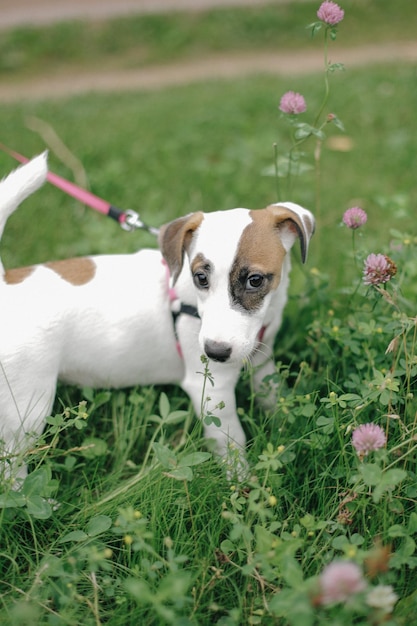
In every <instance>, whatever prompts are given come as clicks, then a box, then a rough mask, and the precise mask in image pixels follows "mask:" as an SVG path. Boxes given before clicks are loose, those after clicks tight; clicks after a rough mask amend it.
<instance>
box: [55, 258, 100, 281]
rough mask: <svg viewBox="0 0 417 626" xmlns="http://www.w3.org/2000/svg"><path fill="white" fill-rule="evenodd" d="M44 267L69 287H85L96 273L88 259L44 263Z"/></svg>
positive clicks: (92, 262) (93, 265)
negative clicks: (64, 281) (69, 284)
mask: <svg viewBox="0 0 417 626" xmlns="http://www.w3.org/2000/svg"><path fill="white" fill-rule="evenodd" d="M45 267H48V268H49V269H50V270H52V271H53V272H55V273H56V274H58V275H59V276H60V277H61V278H62V279H63V280H66V281H67V282H68V283H71V285H85V284H86V283H89V282H90V281H91V280H92V279H93V278H94V275H95V273H96V265H95V263H94V261H92V260H91V259H89V258H88V257H80V258H75V259H66V260H64V261H52V262H50V263H45Z"/></svg>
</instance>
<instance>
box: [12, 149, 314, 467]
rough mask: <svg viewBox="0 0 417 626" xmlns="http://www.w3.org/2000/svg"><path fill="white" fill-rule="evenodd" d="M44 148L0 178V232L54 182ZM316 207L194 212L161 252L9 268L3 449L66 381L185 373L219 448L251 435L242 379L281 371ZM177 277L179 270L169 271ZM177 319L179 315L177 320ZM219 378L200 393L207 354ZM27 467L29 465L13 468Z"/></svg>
mask: <svg viewBox="0 0 417 626" xmlns="http://www.w3.org/2000/svg"><path fill="white" fill-rule="evenodd" d="M46 173H47V164H46V155H40V156H39V157H36V158H35V159H33V160H32V161H30V162H29V163H28V164H26V165H23V166H21V167H20V168H18V169H17V170H16V171H15V172H13V173H12V174H10V175H9V176H8V177H7V178H6V179H5V180H3V181H2V182H1V183H0V235H1V234H2V232H3V228H4V226H5V223H6V220H7V218H8V217H9V215H10V214H11V213H12V212H13V211H14V210H15V209H16V207H17V206H18V205H19V203H20V202H21V201H22V200H24V198H26V197H27V196H28V195H29V194H30V193H32V192H33V191H35V189H37V188H38V187H39V186H40V185H41V184H42V183H43V182H44V180H45V177H46ZM313 230H314V219H313V216H312V214H311V213H310V212H309V211H307V210H305V209H303V208H301V207H300V206H298V205H296V204H292V203H283V204H279V205H272V206H269V207H267V208H266V209H261V210H256V211H251V210H248V209H232V210H230V211H218V212H214V213H208V214H206V213H201V212H197V213H192V214H190V215H187V216H185V217H182V218H179V219H176V220H174V221H173V222H171V223H169V224H167V225H166V226H163V227H162V228H161V231H160V237H159V243H160V248H161V251H159V250H140V251H139V252H137V253H135V254H127V255H108V256H96V257H90V258H79V259H71V260H67V261H58V262H54V263H47V264H44V265H36V266H33V267H26V268H20V269H11V270H6V271H4V270H2V272H1V273H2V277H1V278H0V293H1V307H0V322H1V323H0V439H2V440H3V442H4V445H5V450H6V452H8V453H10V454H13V453H14V452H16V451H19V450H20V449H21V448H22V445H23V442H24V441H25V438H26V435H27V434H31V435H33V434H34V435H36V434H39V433H40V432H42V428H43V422H44V418H45V416H47V415H49V414H50V412H51V409H52V404H53V401H54V396H55V390H56V384H57V381H58V379H59V380H62V381H64V382H68V383H72V384H77V385H82V386H91V387H108V388H109V387H113V388H115V387H127V386H131V385H138V384H141V385H154V384H159V383H164V384H165V383H177V384H179V385H180V386H181V387H182V388H183V389H184V390H185V391H186V392H187V394H188V395H189V396H190V398H191V400H192V402H193V405H194V408H195V411H196V413H197V415H198V416H200V417H202V415H201V412H202V407H203V412H204V413H205V414H209V413H211V414H213V415H216V416H217V417H218V418H219V419H220V421H221V425H220V426H218V425H215V424H214V423H211V424H210V425H206V424H205V426H204V428H205V435H206V436H207V437H208V438H210V439H214V440H215V442H216V451H217V453H218V454H219V455H220V456H221V457H223V458H224V459H227V458H228V450H229V445H230V444H233V446H235V447H236V448H237V449H238V450H243V448H244V446H245V434H244V431H243V429H242V426H241V424H240V422H239V419H238V416H237V412H236V403H235V395H234V389H235V385H236V382H237V380H238V377H239V372H240V370H241V368H242V366H243V364H245V363H249V364H250V365H251V366H253V372H254V382H255V389H259V388H260V385H261V382H262V380H263V378H264V377H265V376H266V375H267V374H272V373H273V372H274V364H273V360H272V355H273V343H274V338H275V335H276V332H277V330H278V328H279V327H280V325H281V319H282V312H283V309H284V306H285V303H286V300H287V288H288V282H289V271H290V258H289V254H288V253H289V251H290V248H291V246H292V245H293V244H294V242H295V240H296V239H297V238H299V239H300V242H301V250H302V258H303V261H304V260H305V257H306V254H307V248H308V243H309V240H310V237H311V235H312V233H313ZM169 277H170V278H169ZM174 319H175V321H174ZM202 354H205V355H206V356H207V357H208V359H209V362H208V368H209V371H210V374H211V377H212V379H213V381H214V385H213V386H211V385H208V388H207V394H208V396H209V397H207V398H203V397H202V394H203V389H204V377H203V376H202V374H201V371H202V363H201V355H202ZM18 472H19V475H20V476H24V472H25V469H24V468H20V469H19V470H18Z"/></svg>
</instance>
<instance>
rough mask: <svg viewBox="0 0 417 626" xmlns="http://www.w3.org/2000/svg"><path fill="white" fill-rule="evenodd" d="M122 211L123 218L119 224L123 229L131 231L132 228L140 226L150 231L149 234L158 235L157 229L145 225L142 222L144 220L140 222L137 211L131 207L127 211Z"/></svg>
mask: <svg viewBox="0 0 417 626" xmlns="http://www.w3.org/2000/svg"><path fill="white" fill-rule="evenodd" d="M123 213H124V219H123V221H120V226H121V227H122V228H123V230H126V231H128V232H131V231H132V230H136V229H138V228H140V229H141V230H146V231H148V233H151V235H156V236H157V235H158V233H159V229H158V228H154V227H153V226H147V225H146V224H144V222H142V220H141V219H140V217H139V213H136V211H132V210H131V209H128V210H127V211H124V212H123Z"/></svg>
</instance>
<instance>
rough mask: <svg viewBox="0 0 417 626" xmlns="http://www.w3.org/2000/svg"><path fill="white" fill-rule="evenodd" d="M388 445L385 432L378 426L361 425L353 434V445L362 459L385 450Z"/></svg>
mask: <svg viewBox="0 0 417 626" xmlns="http://www.w3.org/2000/svg"><path fill="white" fill-rule="evenodd" d="M386 443H387V438H386V436H385V432H384V431H383V429H382V428H381V426H378V425H377V424H361V425H360V426H358V427H357V428H355V430H354V431H353V433H352V445H353V447H354V448H355V450H356V452H357V453H358V455H359V456H360V457H361V458H362V457H364V456H366V455H367V454H368V453H369V452H372V451H374V450H379V449H380V448H383V447H384V446H385V444H386Z"/></svg>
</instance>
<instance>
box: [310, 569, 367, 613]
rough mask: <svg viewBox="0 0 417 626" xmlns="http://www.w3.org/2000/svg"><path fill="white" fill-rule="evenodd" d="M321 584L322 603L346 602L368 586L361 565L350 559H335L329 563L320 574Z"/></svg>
mask: <svg viewBox="0 0 417 626" xmlns="http://www.w3.org/2000/svg"><path fill="white" fill-rule="evenodd" d="M319 584H320V591H321V595H320V604H324V605H327V604H336V603H337V602H345V601H346V600H348V599H349V598H350V597H351V596H353V595H355V594H356V593H360V592H361V591H364V590H365V588H366V582H365V580H364V578H363V576H362V571H361V569H360V567H359V566H358V565H356V564H355V563H352V562H350V561H334V562H333V563H330V564H329V565H327V566H326V567H325V568H324V569H323V571H322V573H321V574H320V577H319Z"/></svg>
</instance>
